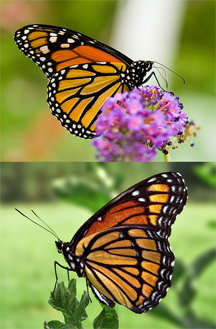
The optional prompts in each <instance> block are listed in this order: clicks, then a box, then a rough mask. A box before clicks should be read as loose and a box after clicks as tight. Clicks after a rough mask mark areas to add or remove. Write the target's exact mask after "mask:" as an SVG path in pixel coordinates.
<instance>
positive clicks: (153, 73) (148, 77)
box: [142, 71, 168, 92]
mask: <svg viewBox="0 0 216 329" xmlns="http://www.w3.org/2000/svg"><path fill="white" fill-rule="evenodd" d="M152 76H154V77H155V80H156V81H157V84H158V86H159V87H160V88H161V89H162V90H163V91H165V92H167V90H165V89H164V88H163V87H162V86H161V85H160V82H159V81H158V78H157V76H156V74H155V72H154V71H153V72H152V73H150V74H149V75H148V76H147V78H146V79H145V80H144V81H143V82H142V83H146V82H147V81H149V80H150V79H151V77H152ZM165 81H166V88H168V82H167V80H165Z"/></svg>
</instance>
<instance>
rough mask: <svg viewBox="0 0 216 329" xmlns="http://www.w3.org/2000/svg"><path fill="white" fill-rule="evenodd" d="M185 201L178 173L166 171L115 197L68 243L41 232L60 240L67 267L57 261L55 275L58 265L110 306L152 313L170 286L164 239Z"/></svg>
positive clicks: (169, 255) (167, 246) (169, 259)
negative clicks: (80, 279) (77, 278)
mask: <svg viewBox="0 0 216 329" xmlns="http://www.w3.org/2000/svg"><path fill="white" fill-rule="evenodd" d="M186 200H187V187H186V186H185V182H184V179H183V178H182V176H181V174H179V173H177V172H166V173H161V174H157V175H155V176H152V177H150V178H148V179H146V180H144V181H141V182H139V183H138V184H136V185H134V186H132V187H130V188H129V189H127V190H126V191H124V192H122V193H121V194H119V195H118V196H116V197H115V198H114V199H113V200H111V201H110V202H109V203H107V204H106V205H105V206H104V207H102V208H101V209H100V210H98V211H97V212H96V213H95V214H94V215H93V216H92V217H91V218H90V219H89V220H87V221H86V222H85V223H84V224H83V225H82V226H81V228H80V229H79V230H78V231H77V232H76V234H75V235H74V237H73V238H72V240H71V241H70V242H63V241H62V240H60V239H59V238H58V236H57V235H56V234H55V233H54V231H53V230H51V231H50V230H48V229H47V228H45V229H46V230H47V231H49V232H50V233H51V234H53V235H54V236H55V237H56V238H57V239H58V241H56V247H57V250H58V252H59V253H62V254H63V256H64V258H65V260H66V262H67V263H68V265H69V267H64V266H62V265H60V264H59V263H57V262H55V272H56V265H59V266H61V267H62V268H65V269H67V270H68V271H75V272H76V273H77V275H78V276H79V277H86V279H87V282H88V283H89V285H90V287H91V288H92V291H93V293H94V294H95V296H96V297H97V298H98V299H99V300H100V301H101V302H102V303H103V304H105V305H106V306H108V307H113V306H114V305H115V303H118V304H120V305H124V306H126V307H127V308H129V309H130V310H132V311H133V312H135V313H144V312H147V311H149V310H151V309H152V308H154V307H156V306H157V305H158V303H159V302H160V300H161V299H162V298H164V297H165V296H166V294H167V291H168V289H169V288H170V286H171V278H172V274H173V267H174V262H175V257H174V254H173V252H172V250H171V247H170V244H169V241H168V239H169V236H170V233H171V227H172V225H173V223H174V222H175V219H176V216H177V215H178V214H180V213H181V211H182V210H183V208H184V206H185V204H186ZM16 210H17V209H16ZM17 211H18V212H20V211H19V210H17ZM20 213H21V212H20ZM21 214H22V213H21ZM22 215H23V216H25V215H24V214H22ZM25 217H27V216H25ZM27 218H28V217H27ZM28 219H30V218H28ZM30 220H31V219H30ZM31 221H32V220H31ZM33 222H34V221H33ZM34 223H36V222H34ZM36 224H37V223H36ZM37 225H39V224H37ZM39 226H41V225H39ZM41 227H43V226H41ZM47 227H48V228H49V226H47ZM43 228H44V227H43ZM49 229H50V228H49ZM56 283H57V275H56ZM56 283H55V287H56ZM54 290H55V288H54Z"/></svg>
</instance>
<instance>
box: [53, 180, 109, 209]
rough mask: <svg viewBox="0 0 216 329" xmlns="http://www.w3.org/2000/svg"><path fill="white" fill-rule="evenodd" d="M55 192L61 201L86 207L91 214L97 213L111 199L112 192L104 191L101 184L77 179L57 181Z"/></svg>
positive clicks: (54, 187)
mask: <svg viewBox="0 0 216 329" xmlns="http://www.w3.org/2000/svg"><path fill="white" fill-rule="evenodd" d="M53 190H54V192H55V194H56V195H57V196H58V197H59V198H60V199H63V200H64V201H67V202H70V203H71V204H75V205H78V206H82V207H85V208H87V209H89V210H90V211H91V212H96V211H97V210H98V209H100V208H101V207H103V206H104V204H106V203H107V202H108V201H109V200H110V198H111V195H110V193H111V190H110V192H109V189H103V188H102V187H101V185H99V184H93V183H91V182H89V181H86V180H83V179H80V178H76V177H71V178H67V179H60V180H56V181H55V182H54V183H53Z"/></svg>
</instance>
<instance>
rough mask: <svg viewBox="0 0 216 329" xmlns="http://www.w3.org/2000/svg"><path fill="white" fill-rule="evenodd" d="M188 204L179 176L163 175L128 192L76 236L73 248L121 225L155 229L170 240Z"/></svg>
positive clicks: (176, 174)
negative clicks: (91, 236)
mask: <svg viewBox="0 0 216 329" xmlns="http://www.w3.org/2000/svg"><path fill="white" fill-rule="evenodd" d="M186 200H187V188H186V186H185V182H184V180H183V178H182V177H181V175H180V174H179V173H169V172H168V173H162V174H158V175H155V176H153V177H150V178H148V179H146V180H144V181H142V182H140V183H138V184H136V185H134V186H132V187H131V188H129V189H127V190H126V191H124V192H123V193H121V194H120V195H118V196H117V197H115V198H114V199H113V200H111V201H110V202H109V203H108V204H107V205H105V206H104V207H103V208H101V209H100V210H98V212H97V213H95V214H94V215H93V216H92V217H91V218H90V219H89V220H88V221H87V222H86V223H85V224H84V225H83V226H82V227H81V228H80V229H79V230H78V231H77V233H76V234H75V235H74V237H73V239H72V240H71V248H73V247H74V246H75V245H76V243H77V241H79V240H81V239H82V238H83V237H86V236H89V235H92V234H94V233H96V232H100V231H101V230H106V229H109V228H111V227H114V226H120V225H145V226H151V227H155V229H157V230H158V234H161V236H162V237H165V238H168V236H169V235H170V232H171V226H172V225H173V223H174V221H175V219H176V216H177V215H178V214H179V213H180V212H181V211H182V209H183V207H184V205H185V203H186Z"/></svg>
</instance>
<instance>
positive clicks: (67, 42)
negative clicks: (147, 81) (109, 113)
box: [14, 25, 132, 138]
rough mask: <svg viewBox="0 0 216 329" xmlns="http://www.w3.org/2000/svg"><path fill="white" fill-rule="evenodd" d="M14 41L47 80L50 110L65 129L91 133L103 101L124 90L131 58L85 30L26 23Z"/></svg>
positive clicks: (71, 131) (89, 134)
mask: <svg viewBox="0 0 216 329" xmlns="http://www.w3.org/2000/svg"><path fill="white" fill-rule="evenodd" d="M14 39H15V42H16V44H17V46H18V47H19V49H20V50H21V51H22V52H23V53H24V54H25V55H26V56H27V57H29V58H30V59H32V60H33V61H34V62H35V63H36V64H37V65H38V66H39V67H40V68H41V69H42V70H43V72H44V74H45V75H46V76H47V78H48V79H49V83H48V96H47V101H48V104H49V106H50V108H51V112H52V114H53V115H54V116H55V117H57V119H58V120H59V121H60V122H61V124H62V126H64V127H65V128H66V129H67V130H68V131H69V132H70V133H72V134H74V135H76V136H79V137H83V138H92V137H94V136H95V135H96V133H95V126H94V122H95V121H96V119H97V116H98V114H99V113H100V108H101V106H102V105H103V103H104V102H105V100H106V99H107V98H108V97H110V96H112V95H114V94H115V93H117V92H123V91H126V90H129V88H128V86H127V84H125V83H124V81H123V77H125V72H126V70H127V66H128V65H131V63H132V60H131V59H129V58H128V57H126V56H125V55H123V54H122V53H120V52H118V51H117V50H115V49H113V48H112V47H109V46H107V45H105V44H103V43H101V42H99V41H96V40H94V39H92V38H90V37H87V36H85V35H84V34H81V33H78V32H76V31H73V30H69V29H65V28H59V27H55V26H49V25H28V26H25V27H23V28H22V29H20V30H18V31H17V32H16V33H15V35H14Z"/></svg>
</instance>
